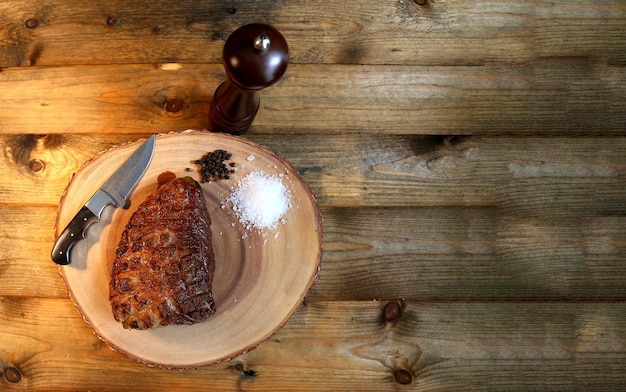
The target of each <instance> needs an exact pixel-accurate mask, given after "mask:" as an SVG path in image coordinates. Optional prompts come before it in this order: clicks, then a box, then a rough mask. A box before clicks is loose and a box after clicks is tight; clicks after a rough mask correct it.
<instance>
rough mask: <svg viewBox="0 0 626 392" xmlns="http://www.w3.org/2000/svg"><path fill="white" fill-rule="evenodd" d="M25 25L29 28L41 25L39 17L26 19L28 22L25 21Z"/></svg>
mask: <svg viewBox="0 0 626 392" xmlns="http://www.w3.org/2000/svg"><path fill="white" fill-rule="evenodd" d="M24 26H26V28H28V29H34V28H36V27H37V26H39V21H37V19H34V18H29V19H26V22H24Z"/></svg>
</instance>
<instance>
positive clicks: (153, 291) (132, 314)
mask: <svg viewBox="0 0 626 392" xmlns="http://www.w3.org/2000/svg"><path fill="white" fill-rule="evenodd" d="M210 225H211V219H210V217H209V213H208V211H207V207H206V202H205V200H204V197H203V195H202V189H201V188H200V185H199V184H198V183H197V182H196V181H195V180H193V179H192V178H191V177H183V178H174V179H172V180H169V181H168V182H166V183H165V184H162V185H161V184H160V186H159V188H158V190H157V192H156V193H155V194H153V195H150V196H148V198H147V199H146V200H145V201H144V202H143V203H142V204H141V205H140V206H139V208H138V209H137V211H136V212H134V213H133V214H132V216H131V217H130V220H129V221H128V224H127V225H126V227H125V229H124V232H123V233H122V238H121V239H120V242H119V244H118V247H117V250H116V254H115V261H114V263H113V271H112V274H111V282H110V286H109V299H110V301H111V306H112V309H113V315H114V317H115V319H116V320H117V321H119V322H121V323H122V325H123V326H124V328H132V329H151V328H157V327H160V326H165V325H169V324H195V323H198V322H200V321H203V320H205V319H206V318H208V317H209V316H210V315H211V314H213V313H215V305H214V303H213V295H212V293H211V289H212V287H211V286H212V282H213V274H214V271H215V257H214V253H213V245H212V240H211V228H210Z"/></svg>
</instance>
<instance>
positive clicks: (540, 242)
mask: <svg viewBox="0 0 626 392" xmlns="http://www.w3.org/2000/svg"><path fill="white" fill-rule="evenodd" d="M322 215H323V217H324V222H323V229H324V254H323V264H322V270H321V272H320V275H319V281H318V282H317V284H316V285H315V286H314V287H313V289H312V290H311V292H310V293H309V295H308V297H307V298H308V300H309V301H335V300H352V301H354V300H363V301H370V300H373V299H381V300H382V299H396V298H406V299H410V300H427V299H428V300H436V299H439V300H442V299H448V300H461V299H466V300H469V299H472V300H480V299H489V300H509V299H518V300H521V299H530V300H546V299H552V300H558V299H560V298H568V299H569V300H583V299H592V298H595V299H597V300H625V299H626V288H625V286H624V284H623V282H624V280H625V279H626V268H625V266H624V263H623V260H624V258H625V256H626V241H625V240H624V239H625V238H626V221H625V220H624V218H623V215H621V216H620V215H618V216H608V215H595V214H593V213H589V214H587V215H581V216H565V215H561V216H559V215H550V214H549V213H546V216H545V217H543V218H537V217H526V218H525V217H517V218H511V217H509V216H507V215H506V214H502V213H501V212H500V211H499V210H497V209H491V208H472V209H458V208H428V209H424V208H382V207H377V208H356V207H345V208H341V207H327V208H324V209H323V210H322ZM32 216H37V217H40V219H41V221H42V222H46V223H47V224H43V225H42V224H41V222H37V221H32V219H31V218H30V217H32ZM0 218H1V219H2V221H3V222H5V229H2V230H1V231H0V295H5V296H8V295H14V296H23V297H28V296H36V297H39V296H42V297H60V298H65V297H67V292H66V289H65V286H64V285H63V283H62V281H61V279H60V277H59V273H58V270H57V267H56V265H54V264H53V263H52V261H51V260H50V251H51V247H52V243H51V241H52V238H53V228H52V226H53V222H54V220H55V218H56V209H54V208H52V207H22V206H17V207H15V206H13V207H11V208H10V209H8V208H1V209H0ZM9 228H10V229H9ZM16 228H19V230H18V229H16ZM33 274H34V275H36V276H37V277H38V279H39V280H40V283H39V284H37V285H33V284H32V276H33Z"/></svg>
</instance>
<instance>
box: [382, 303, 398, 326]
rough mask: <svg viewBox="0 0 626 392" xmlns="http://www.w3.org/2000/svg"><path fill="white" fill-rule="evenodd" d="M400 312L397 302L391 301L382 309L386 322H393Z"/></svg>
mask: <svg viewBox="0 0 626 392" xmlns="http://www.w3.org/2000/svg"><path fill="white" fill-rule="evenodd" d="M400 312H401V309H400V303H398V301H391V302H389V303H388V304H387V305H385V308H384V309H383V318H384V319H385V321H387V322H390V321H394V320H395V319H397V318H398V316H400Z"/></svg>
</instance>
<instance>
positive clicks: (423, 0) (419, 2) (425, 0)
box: [413, 0, 428, 5]
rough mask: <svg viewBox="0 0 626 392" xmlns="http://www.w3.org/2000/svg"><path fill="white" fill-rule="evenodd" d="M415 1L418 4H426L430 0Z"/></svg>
mask: <svg viewBox="0 0 626 392" xmlns="http://www.w3.org/2000/svg"><path fill="white" fill-rule="evenodd" d="M413 1H414V2H415V4H417V5H426V3H428V0H413Z"/></svg>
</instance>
